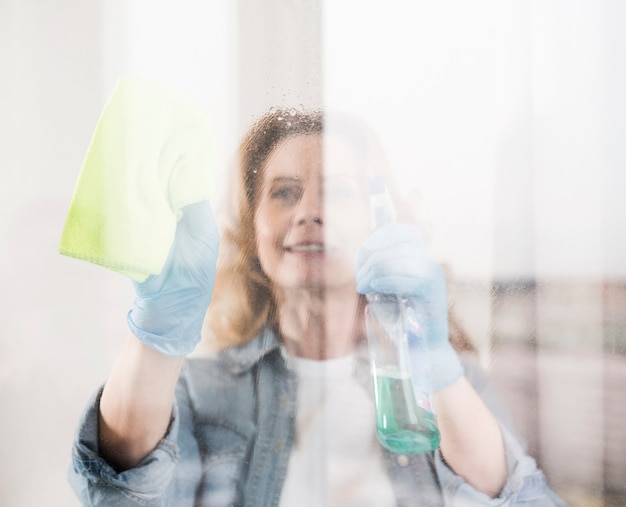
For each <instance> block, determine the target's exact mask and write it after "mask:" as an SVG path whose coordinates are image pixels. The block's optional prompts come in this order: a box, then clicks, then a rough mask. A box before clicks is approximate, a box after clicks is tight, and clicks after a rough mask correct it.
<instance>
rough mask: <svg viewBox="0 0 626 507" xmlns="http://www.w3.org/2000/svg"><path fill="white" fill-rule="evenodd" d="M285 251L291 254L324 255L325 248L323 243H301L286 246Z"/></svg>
mask: <svg viewBox="0 0 626 507" xmlns="http://www.w3.org/2000/svg"><path fill="white" fill-rule="evenodd" d="M285 250H286V251H287V252H292V253H324V251H325V248H324V245H323V243H301V244H298V245H289V246H286V247H285Z"/></svg>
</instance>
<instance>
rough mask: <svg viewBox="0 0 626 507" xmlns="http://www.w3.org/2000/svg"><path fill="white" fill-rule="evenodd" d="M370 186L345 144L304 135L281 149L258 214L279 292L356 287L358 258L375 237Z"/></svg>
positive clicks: (260, 239)
mask: <svg viewBox="0 0 626 507" xmlns="http://www.w3.org/2000/svg"><path fill="white" fill-rule="evenodd" d="M363 179H364V176H363V175H361V174H360V169H359V167H358V163H357V158H356V155H355V153H353V151H352V150H351V149H350V147H349V146H348V145H347V144H345V143H343V142H342V141H340V140H339V139H336V138H332V137H330V138H329V137H327V138H322V136H320V135H314V134H310V135H298V136H295V137H291V138H288V139H286V140H284V141H282V142H281V143H280V144H279V145H278V146H277V147H276V148H275V150H274V151H273V153H272V154H271V155H270V156H269V158H268V159H267V161H266V163H265V165H264V167H263V175H262V182H261V185H260V188H259V189H258V190H257V192H258V194H257V199H256V203H257V206H256V210H255V214H254V222H255V233H256V240H257V253H258V257H259V261H260V263H261V266H262V268H263V271H264V272H265V273H266V275H267V276H268V277H269V279H270V280H271V281H272V282H273V284H274V285H275V286H277V287H280V288H283V289H297V288H307V289H321V288H325V289H330V288H333V287H335V288H339V287H344V288H345V287H353V286H354V269H353V265H352V263H353V257H354V253H355V252H356V249H357V248H358V246H359V245H360V244H361V242H362V241H363V240H364V238H365V236H366V235H367V229H368V205H367V200H366V196H365V195H364V191H363V188H362V185H361V182H362V181H363Z"/></svg>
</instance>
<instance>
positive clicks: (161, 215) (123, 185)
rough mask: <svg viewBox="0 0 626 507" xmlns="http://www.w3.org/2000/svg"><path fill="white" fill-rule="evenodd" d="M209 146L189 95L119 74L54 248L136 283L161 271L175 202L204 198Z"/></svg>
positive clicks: (208, 176) (209, 165)
mask: <svg viewBox="0 0 626 507" xmlns="http://www.w3.org/2000/svg"><path fill="white" fill-rule="evenodd" d="M213 148H214V147H213V143H212V138H211V134H210V129H209V125H208V120H207V119H206V117H205V116H204V115H203V113H202V112H201V111H200V109H199V108H198V107H197V105H196V104H194V103H193V102H192V101H190V100H189V99H187V98H186V97H184V96H182V95H181V94H180V93H178V92H177V91H175V90H173V89H171V88H169V87H167V86H165V85H163V84H160V83H157V82H153V81H149V80H144V79H139V78H123V79H120V80H119V81H118V83H117V84H116V86H115V89H114V91H113V93H112V95H111V97H110V98H109V100H108V101H107V103H106V105H105V108H104V110H103V112H102V114H101V116H100V119H99V120H98V124H97V126H96V129H95V132H94V134H93V137H92V139H91V142H90V145H89V148H88V150H87V154H86V156H85V160H84V162H83V165H82V168H81V170H80V174H79V176H78V181H77V183H76V187H75V189H74V195H73V197H72V202H71V204H70V209H69V212H68V215H67V218H66V222H65V227H64V230H63V234H62V237H61V244H60V247H59V251H60V253H61V254H63V255H68V256H70V257H75V258H77V259H82V260H85V261H88V262H93V263H95V264H99V265H102V266H105V267H107V268H109V269H112V270H115V271H118V272H120V273H123V274H125V275H127V276H129V277H130V278H131V279H133V280H135V281H138V282H142V281H144V280H145V279H146V278H147V277H148V276H149V275H151V274H158V273H160V271H161V269H162V267H163V265H164V263H165V260H166V258H167V255H168V253H169V250H170V247H171V244H172V241H173V239H174V233H175V231H176V222H177V221H178V219H179V218H180V216H181V208H182V207H183V206H186V205H188V204H193V203H195V202H198V201H201V200H204V199H208V198H209V194H210V190H211V188H210V187H211V178H212V175H211V169H212V166H213V156H212V154H213Z"/></svg>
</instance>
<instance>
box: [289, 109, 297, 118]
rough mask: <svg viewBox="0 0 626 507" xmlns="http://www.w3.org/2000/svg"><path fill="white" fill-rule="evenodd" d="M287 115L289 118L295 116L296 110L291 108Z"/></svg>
mask: <svg viewBox="0 0 626 507" xmlns="http://www.w3.org/2000/svg"><path fill="white" fill-rule="evenodd" d="M289 114H290V115H291V116H295V115H296V110H295V109H294V108H293V107H292V108H291V109H290V110H289Z"/></svg>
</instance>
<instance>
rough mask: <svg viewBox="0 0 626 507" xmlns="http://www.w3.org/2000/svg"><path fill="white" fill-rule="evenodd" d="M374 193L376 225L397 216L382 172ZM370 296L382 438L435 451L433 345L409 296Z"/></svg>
mask: <svg viewBox="0 0 626 507" xmlns="http://www.w3.org/2000/svg"><path fill="white" fill-rule="evenodd" d="M369 196H370V212H371V223H372V228H373V229H375V228H378V227H380V226H382V225H384V224H385V223H388V222H393V221H395V211H394V208H393V205H392V203H391V199H390V198H389V194H388V192H387V189H386V186H385V182H384V180H383V178H382V177H381V176H379V175H375V176H372V177H370V181H369ZM367 300H368V304H367V307H366V309H365V321H366V327H367V336H368V346H369V352H370V364H371V368H372V374H373V376H374V399H375V404H376V434H377V436H378V440H379V441H380V443H381V444H382V445H383V446H384V447H386V448H387V449H390V450H391V451H394V452H397V453H400V454H418V453H422V452H428V451H432V450H434V449H436V448H437V447H438V446H439V440H440V435H439V430H438V428H437V423H436V419H435V414H434V412H433V410H432V408H431V407H432V405H431V388H430V368H429V360H428V348H427V346H426V342H425V339H424V337H423V336H421V334H420V329H419V322H418V319H417V311H416V309H415V307H414V306H412V304H411V302H410V301H409V299H407V298H405V297H400V296H397V295H394V294H368V296H367Z"/></svg>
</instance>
